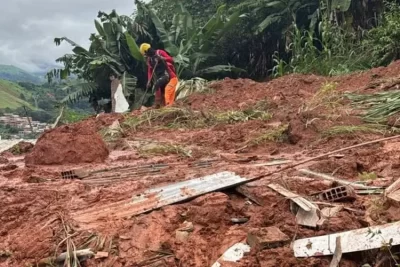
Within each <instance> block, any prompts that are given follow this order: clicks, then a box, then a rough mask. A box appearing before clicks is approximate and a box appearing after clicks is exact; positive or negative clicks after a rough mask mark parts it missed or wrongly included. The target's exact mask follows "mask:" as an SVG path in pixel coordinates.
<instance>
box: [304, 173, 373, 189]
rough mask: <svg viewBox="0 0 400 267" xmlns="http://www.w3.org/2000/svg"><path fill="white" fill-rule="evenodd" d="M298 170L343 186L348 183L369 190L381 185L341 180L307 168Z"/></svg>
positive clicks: (356, 187)
mask: <svg viewBox="0 0 400 267" xmlns="http://www.w3.org/2000/svg"><path fill="white" fill-rule="evenodd" d="M299 172H301V173H303V174H307V175H311V176H313V177H315V178H318V179H322V180H326V181H331V182H336V183H338V184H340V185H343V186H347V185H350V186H352V187H353V188H355V189H366V190H369V189H381V187H374V186H366V185H362V184H358V183H356V182H352V181H346V180H342V179H339V178H336V177H333V176H331V175H328V174H324V173H318V172H313V171H310V170H307V169H300V170H299Z"/></svg>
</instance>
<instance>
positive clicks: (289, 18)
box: [48, 0, 400, 108]
mask: <svg viewBox="0 0 400 267" xmlns="http://www.w3.org/2000/svg"><path fill="white" fill-rule="evenodd" d="M135 4H136V7H137V10H136V11H135V13H134V14H133V15H132V16H121V15H118V13H117V12H116V11H115V10H114V11H112V12H111V13H109V14H106V13H104V12H99V15H98V17H97V19H96V20H95V29H96V33H93V34H91V36H90V40H91V44H90V47H89V48H83V47H81V46H80V45H78V44H76V43H75V42H73V41H72V40H70V39H68V38H66V37H63V38H56V39H55V42H56V44H57V45H59V44H60V43H61V42H68V43H69V44H71V46H72V53H70V54H66V55H64V56H63V57H61V58H59V59H57V62H59V63H62V64H63V65H64V67H63V68H62V69H58V70H54V71H51V72H49V73H48V78H49V79H50V80H52V79H63V80H65V79H67V78H68V77H69V76H70V75H72V74H74V75H76V76H77V77H78V78H79V81H78V82H72V83H71V82H68V87H69V88H70V89H71V90H70V91H69V93H70V94H69V95H68V96H66V97H65V98H64V99H63V102H64V103H66V102H75V101H77V100H79V99H81V98H83V97H89V98H90V100H91V102H92V103H95V102H96V101H98V100H100V99H109V98H110V81H109V80H108V76H109V74H110V73H115V74H117V75H118V76H119V77H120V78H121V80H122V84H123V88H124V93H125V95H126V96H127V97H128V99H129V102H130V103H131V108H137V107H139V106H140V105H141V103H145V104H146V105H150V104H151V101H152V99H151V98H150V96H151V94H149V93H148V92H147V93H146V94H145V90H144V89H145V86H146V84H147V78H146V73H145V68H144V66H145V62H144V60H143V57H142V55H141V54H140V52H139V50H138V46H139V45H140V44H141V43H143V42H148V43H151V44H152V46H153V47H154V48H156V49H164V50H166V51H167V52H168V53H169V54H170V55H171V56H173V57H174V59H175V67H176V69H177V73H178V76H179V78H180V80H181V81H182V80H183V82H182V84H184V85H186V83H185V82H184V80H188V79H189V80H190V79H193V80H192V82H191V83H188V85H189V86H188V88H190V89H185V90H183V89H181V91H180V92H183V93H180V97H181V98H183V97H185V96H187V95H188V94H190V93H192V92H195V91H206V90H204V89H205V86H204V83H202V80H201V79H199V78H198V77H202V78H206V79H216V78H223V77H226V76H230V77H239V76H247V77H250V78H253V79H264V78H266V77H267V76H270V75H271V76H273V77H278V76H282V75H284V74H287V73H315V74H320V75H329V76H332V75H341V74H345V73H349V72H352V71H357V70H364V69H367V68H370V67H371V66H378V65H386V64H388V63H390V62H391V61H393V60H396V59H398V58H399V57H400V53H399V51H400V50H399V48H398V47H399V44H400V34H399V32H400V26H399V25H400V16H399V14H400V7H399V5H398V3H397V2H395V1H394V0H393V1H385V0H377V1H368V3H359V2H356V1H353V2H352V1H351V0H332V1H325V0H311V1H306V0H300V1H299V0H260V1H253V0H246V1H239V0H233V1H231V0H229V1H228V0H205V1H198V0H190V1H179V0H173V1H170V0H152V1H150V2H146V3H144V1H143V2H142V1H139V0H135ZM193 81H194V82H193ZM334 87H335V86H334V85H333V84H332V85H327V88H328V89H329V88H330V89H332V88H334ZM181 88H184V87H181ZM328 89H327V90H328ZM182 90H183V91H182ZM324 91H325V90H324V89H322V92H324ZM328 91H329V90H328ZM324 101H326V99H325V100H324ZM328 104H329V103H328ZM331 104H334V103H331Z"/></svg>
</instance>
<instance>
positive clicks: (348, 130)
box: [322, 124, 399, 137]
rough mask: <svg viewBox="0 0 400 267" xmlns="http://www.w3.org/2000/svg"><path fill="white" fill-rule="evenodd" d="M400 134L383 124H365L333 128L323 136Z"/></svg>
mask: <svg viewBox="0 0 400 267" xmlns="http://www.w3.org/2000/svg"><path fill="white" fill-rule="evenodd" d="M393 132H399V129H397V128H391V129H389V128H388V127H387V126H385V125H381V124H364V125H340V126H333V127H331V128H330V129H328V130H326V131H324V132H323V133H322V135H323V136H327V137H330V136H336V135H341V134H344V135H349V134H357V133H375V134H386V133H393Z"/></svg>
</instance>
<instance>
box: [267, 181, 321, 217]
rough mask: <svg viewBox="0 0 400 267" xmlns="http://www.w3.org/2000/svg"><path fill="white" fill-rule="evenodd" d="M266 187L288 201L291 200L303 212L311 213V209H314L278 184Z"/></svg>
mask: <svg viewBox="0 0 400 267" xmlns="http://www.w3.org/2000/svg"><path fill="white" fill-rule="evenodd" d="M268 187H269V188H271V189H272V190H274V191H276V192H278V193H279V194H281V195H283V196H285V197H287V198H289V199H290V200H292V201H293V202H294V203H296V204H297V205H299V207H300V208H302V209H303V210H305V211H311V209H312V208H314V207H315V206H314V205H313V204H312V203H311V202H310V201H308V200H306V199H305V198H303V197H301V196H299V195H297V194H295V193H293V192H291V191H289V190H287V189H286V188H284V187H282V186H280V185H279V184H269V185H268Z"/></svg>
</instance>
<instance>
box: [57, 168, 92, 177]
mask: <svg viewBox="0 0 400 267" xmlns="http://www.w3.org/2000/svg"><path fill="white" fill-rule="evenodd" d="M89 175H90V172H89V171H87V170H84V169H77V170H69V171H63V172H61V178H62V179H66V180H71V179H83V178H85V177H88V176H89Z"/></svg>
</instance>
